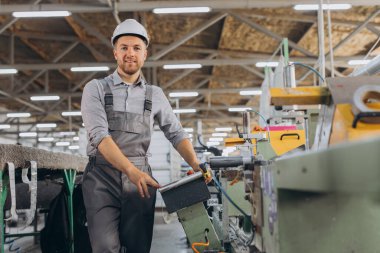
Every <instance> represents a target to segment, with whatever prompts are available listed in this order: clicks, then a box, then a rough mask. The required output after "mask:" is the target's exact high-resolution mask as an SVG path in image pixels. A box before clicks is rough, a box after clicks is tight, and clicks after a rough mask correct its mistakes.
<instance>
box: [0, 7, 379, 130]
mask: <svg viewBox="0 0 380 253" xmlns="http://www.w3.org/2000/svg"><path fill="white" fill-rule="evenodd" d="M318 2H319V1H311V0H305V1H299V0H295V1H285V0H267V1H262V0H244V1H243V0H234V1H231V0H208V1H186V0H185V1H137V0H129V1H128V0H120V1H111V0H108V1H106V0H99V1H95V0H75V1H74V0H57V1H54V0H51V1H48V0H33V1H26V0H1V1H0V68H15V69H17V70H18V73H17V74H15V75H0V105H1V106H2V107H3V108H4V110H5V111H4V112H1V113H2V115H4V114H5V113H6V112H7V111H11V112H30V113H31V114H32V118H29V119H28V120H29V123H30V121H33V122H38V123H41V122H49V123H50V122H55V123H57V124H58V126H59V127H60V129H65V130H70V129H73V130H75V129H77V128H78V127H81V125H82V120H81V117H66V116H62V115H61V112H62V111H78V110H80V99H81V92H82V90H83V87H84V85H85V84H86V83H87V82H88V81H89V80H91V79H93V78H101V77H103V76H105V75H107V74H109V73H112V72H113V71H114V69H115V62H114V58H113V54H112V46H111V44H110V37H111V34H112V32H113V30H114V28H115V26H116V25H117V23H118V22H120V21H123V20H124V19H126V18H135V19H137V20H139V21H140V22H141V23H143V24H144V25H145V26H146V28H147V30H148V34H149V36H150V38H151V45H150V47H149V53H148V54H149V58H148V59H147V62H146V64H145V67H144V69H143V72H144V76H145V78H146V79H147V80H148V81H149V82H151V83H152V84H155V85H158V86H160V87H162V88H163V89H164V91H165V93H166V94H168V93H169V92H173V91H183V90H189V91H190V90H191V91H198V92H199V96H197V97H195V98H194V97H193V98H186V99H184V98H181V99H179V100H178V101H177V100H174V99H171V102H172V103H173V107H176V106H179V108H196V109H197V113H196V114H181V116H180V117H181V120H182V123H183V125H184V126H187V127H189V126H193V124H194V120H195V119H199V118H200V119H203V124H204V126H206V127H216V126H222V125H223V126H225V125H228V124H230V126H231V125H232V124H233V123H234V122H238V123H240V122H241V120H240V114H239V113H232V112H229V111H228V110H227V108H229V107H231V106H232V107H237V106H250V107H253V108H257V107H258V104H259V96H248V97H247V96H241V95H239V91H240V90H241V89H243V88H245V89H260V86H261V84H262V82H263V79H264V69H263V68H259V67H256V63H257V62H262V61H277V60H278V59H279V54H280V53H281V50H277V49H278V48H279V45H280V44H281V43H282V41H283V39H284V38H287V39H288V44H289V56H290V60H291V61H294V62H300V63H304V64H308V65H310V66H313V67H316V66H318V65H317V64H318V54H319V51H318V22H317V20H318V19H317V12H316V11H296V10H294V9H293V5H294V4H296V3H303V4H305V3H314V4H317V3H318ZM331 2H332V1H331ZM339 2H342V1H339ZM348 3H351V4H352V8H351V9H348V10H344V11H331V24H332V25H331V35H332V36H331V42H332V48H333V50H334V74H335V76H346V75H349V74H350V73H351V72H352V70H353V69H352V66H349V65H348V64H347V62H348V60H352V59H363V58H365V57H366V54H367V52H368V51H369V50H370V49H372V53H371V54H370V55H368V56H367V57H368V58H372V57H374V56H375V55H377V54H379V52H380V49H378V47H377V45H376V46H375V47H374V48H372V47H373V46H374V45H375V44H377V40H378V38H379V36H380V15H378V14H379V12H380V11H379V9H378V6H379V5H378V4H380V1H374V0H372V1H368V0H367V1H348ZM180 6H208V7H210V8H211V12H209V13H198V14H155V13H153V12H152V10H153V9H154V8H156V7H180ZM30 10H67V11H70V12H71V15H70V16H67V17H59V18H15V17H13V16H12V12H13V11H30ZM324 16H325V19H324V22H325V29H324V33H325V38H326V39H325V48H324V51H325V54H326V76H330V75H331V70H332V67H331V65H330V57H329V56H328V53H329V43H328V26H327V21H328V18H327V17H328V15H327V13H325V15H324ZM275 52H277V53H276V54H274V53H275ZM177 63H181V64H189V63H197V64H202V68H200V69H187V70H183V69H182V70H169V69H164V68H163V65H165V64H177ZM78 66H108V67H109V68H110V70H109V71H108V72H107V71H106V72H104V71H97V72H72V71H71V70H70V68H72V67H78ZM310 73H311V72H310V71H308V70H307V69H304V68H298V67H297V68H296V79H297V80H298V84H299V85H313V84H314V83H315V80H316V78H315V76H313V74H310ZM43 94H46V95H58V96H60V100H59V101H50V102H46V101H44V102H37V101H31V100H30V96H32V95H43ZM2 119H3V120H2V122H0V123H8V124H9V123H15V122H16V121H15V119H12V118H6V117H2ZM28 120H26V121H28ZM26 121H20V122H21V123H24V124H26ZM31 127H32V126H31Z"/></svg>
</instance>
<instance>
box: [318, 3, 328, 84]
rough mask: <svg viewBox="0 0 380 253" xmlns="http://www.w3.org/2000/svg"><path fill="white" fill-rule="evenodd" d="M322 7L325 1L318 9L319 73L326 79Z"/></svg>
mask: <svg viewBox="0 0 380 253" xmlns="http://www.w3.org/2000/svg"><path fill="white" fill-rule="evenodd" d="M322 5H323V0H320V1H319V9H318V41H319V72H320V73H321V75H322V77H323V79H325V77H326V73H325V64H326V63H325V61H326V60H325V27H324V22H323V8H322Z"/></svg>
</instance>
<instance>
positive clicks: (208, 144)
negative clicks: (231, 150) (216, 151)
mask: <svg viewBox="0 0 380 253" xmlns="http://www.w3.org/2000/svg"><path fill="white" fill-rule="evenodd" d="M206 145H207V146H218V145H220V142H217V141H208V142H207V143H206Z"/></svg>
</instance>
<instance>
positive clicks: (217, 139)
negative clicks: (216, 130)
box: [208, 137, 224, 141]
mask: <svg viewBox="0 0 380 253" xmlns="http://www.w3.org/2000/svg"><path fill="white" fill-rule="evenodd" d="M208 140H209V141H223V140H224V139H223V138H221V137H216V138H212V137H211V138H210V139H208Z"/></svg>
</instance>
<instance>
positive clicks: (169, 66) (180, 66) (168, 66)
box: [163, 64, 202, 69]
mask: <svg viewBox="0 0 380 253" xmlns="http://www.w3.org/2000/svg"><path fill="white" fill-rule="evenodd" d="M163 68H164V69H200V68H202V65H201V64H165V65H164V66H163Z"/></svg>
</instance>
